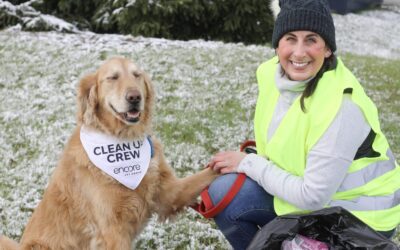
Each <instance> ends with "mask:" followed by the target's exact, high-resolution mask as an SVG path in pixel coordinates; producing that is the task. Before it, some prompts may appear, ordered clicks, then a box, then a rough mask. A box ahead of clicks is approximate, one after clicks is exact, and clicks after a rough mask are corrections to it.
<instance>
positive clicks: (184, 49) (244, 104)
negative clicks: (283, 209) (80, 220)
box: [0, 32, 400, 249]
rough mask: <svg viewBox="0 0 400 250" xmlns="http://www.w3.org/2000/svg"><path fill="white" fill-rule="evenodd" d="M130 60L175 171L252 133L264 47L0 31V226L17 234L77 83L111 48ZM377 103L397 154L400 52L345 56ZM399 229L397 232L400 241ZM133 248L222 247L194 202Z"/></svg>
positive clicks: (67, 119) (59, 142)
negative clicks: (150, 99)
mask: <svg viewBox="0 0 400 250" xmlns="http://www.w3.org/2000/svg"><path fill="white" fill-rule="evenodd" d="M116 54H118V55H124V56H126V57H129V58H131V59H133V60H134V61H136V62H137V63H138V64H139V65H140V66H141V67H142V68H144V69H145V70H146V71H147V72H148V73H149V74H150V75H151V77H152V81H153V84H154V85H155V88H156V92H157V100H156V109H155V116H154V130H155V133H156V134H157V136H158V137H159V138H161V141H162V142H163V144H164V145H165V148H164V150H165V154H166V157H167V160H168V162H169V163H170V164H171V166H172V167H173V168H174V169H175V170H176V172H177V174H178V175H179V176H184V175H187V174H190V173H193V172H195V171H198V170H199V169H201V168H203V166H204V165H205V164H207V162H208V160H209V159H210V157H211V156H212V155H213V154H214V153H216V152H218V151H220V150H236V149H238V147H239V144H240V143H241V142H242V141H244V140H245V139H249V138H253V121H252V117H253V115H254V108H255V104H256V97H257V84H256V78H255V71H256V69H257V66H258V65H259V64H260V63H262V62H263V61H265V60H267V59H268V58H270V57H272V56H273V55H274V53H273V51H272V50H271V49H270V48H268V47H263V46H244V45H241V44H223V43H199V42H186V43H184V42H173V41H165V40H152V39H134V38H132V37H124V36H112V35H103V36H100V35H62V34H52V33H21V32H16V33H11V32H0V65H1V66H0V97H1V99H2V101H1V105H0V131H1V137H0V214H1V215H0V233H3V234H5V235H7V236H11V237H13V238H15V239H18V238H19V237H20V235H21V234H22V230H23V228H24V226H25V224H26V222H27V220H28V218H29V217H30V215H31V212H32V209H34V208H35V207H36V205H37V203H38V202H39V201H40V199H41V196H42V193H43V190H44V189H45V187H46V184H47V182H48V178H49V176H50V175H51V172H52V170H53V169H54V167H55V165H56V162H57V159H58V157H59V155H60V153H61V151H62V148H63V145H64V144H65V142H66V140H67V139H68V136H69V135H70V133H71V131H72V129H73V128H74V126H75V110H76V106H75V95H76V91H75V88H76V85H77V83H78V80H79V78H80V77H81V76H83V75H84V74H85V73H87V72H90V71H93V70H95V69H96V67H97V66H98V65H99V64H100V63H101V61H102V60H104V59H105V58H107V57H109V56H111V55H116ZM341 57H342V59H343V61H344V62H345V64H346V65H347V66H348V67H349V68H350V69H351V70H352V71H354V73H355V75H356V76H357V78H358V79H359V80H360V82H361V83H362V84H363V85H364V86H365V88H366V89H367V93H368V94H369V95H370V97H371V98H372V99H373V100H374V101H375V103H376V104H377V106H378V109H379V110H380V118H381V122H382V129H383V131H384V133H385V134H386V136H387V138H388V140H389V142H390V145H391V147H392V150H393V151H394V153H395V155H396V158H397V159H400V133H399V132H398V129H399V125H398V124H400V113H399V110H400V71H399V70H398V69H399V68H400V60H386V59H382V58H377V57H367V56H355V55H352V54H344V55H341ZM399 237H400V236H397V240H399ZM136 247H137V249H228V248H229V246H228V244H227V242H226V241H225V239H224V238H223V236H222V234H221V233H220V232H219V231H218V229H217V228H216V226H215V224H214V223H213V222H212V221H210V220H205V219H202V218H201V217H200V216H199V215H197V214H195V212H194V211H192V210H187V213H184V214H181V215H179V216H178V218H177V219H176V220H175V221H174V222H172V223H167V224H160V223H159V222H157V220H156V219H153V220H151V221H150V223H149V225H148V226H147V227H146V229H145V231H144V232H143V233H142V234H141V235H140V237H139V238H138V240H137V242H136Z"/></svg>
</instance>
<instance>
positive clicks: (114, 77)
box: [107, 74, 119, 81]
mask: <svg viewBox="0 0 400 250" xmlns="http://www.w3.org/2000/svg"><path fill="white" fill-rule="evenodd" d="M118 77H119V75H118V74H114V75H112V76H109V77H107V80H114V81H115V80H118Z"/></svg>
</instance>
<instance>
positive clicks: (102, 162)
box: [80, 126, 152, 190]
mask: <svg viewBox="0 0 400 250" xmlns="http://www.w3.org/2000/svg"><path fill="white" fill-rule="evenodd" d="M80 138H81V142H82V145H83V148H84V149H85V151H86V153H87V155H88V156H89V159H90V161H91V162H92V163H93V164H94V165H95V166H96V167H98V168H100V169H101V170H102V171H104V172H105V173H107V174H108V175H110V176H111V177H113V178H114V179H115V180H117V181H119V182H120V183H121V184H122V185H124V186H126V187H128V188H130V189H132V190H134V189H135V188H137V186H139V184H140V182H141V181H142V179H143V177H144V175H145V174H146V172H147V169H148V168H149V164H150V158H151V155H152V145H151V141H150V139H149V138H146V139H144V140H143V141H142V140H133V141H132V140H121V139H119V138H116V137H113V136H110V135H106V134H104V133H100V132H97V131H95V130H90V129H89V128H87V127H85V126H82V127H81V131H80Z"/></svg>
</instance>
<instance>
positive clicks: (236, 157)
mask: <svg viewBox="0 0 400 250" xmlns="http://www.w3.org/2000/svg"><path fill="white" fill-rule="evenodd" d="M245 156H246V154H245V153H243V152H238V151H226V152H219V153H217V154H216V155H214V156H213V157H212V158H211V160H210V162H209V163H208V166H209V167H210V168H212V169H213V170H214V171H217V172H220V173H221V174H226V173H232V172H237V169H238V166H239V163H240V162H241V161H242V160H243V158H244V157H245Z"/></svg>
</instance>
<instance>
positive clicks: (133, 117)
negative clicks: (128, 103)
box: [110, 104, 141, 123]
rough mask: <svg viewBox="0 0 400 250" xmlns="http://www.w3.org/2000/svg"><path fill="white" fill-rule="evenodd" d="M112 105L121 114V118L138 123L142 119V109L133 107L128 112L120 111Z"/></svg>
mask: <svg viewBox="0 0 400 250" xmlns="http://www.w3.org/2000/svg"><path fill="white" fill-rule="evenodd" d="M110 107H111V108H112V110H114V112H115V113H116V114H117V115H118V116H119V118H120V119H121V120H123V121H125V122H127V123H136V122H138V121H139V120H140V114H141V112H140V110H139V109H138V108H137V107H133V108H131V109H130V110H129V111H128V112H118V111H117V110H116V109H115V108H114V107H113V105H111V104H110Z"/></svg>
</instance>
